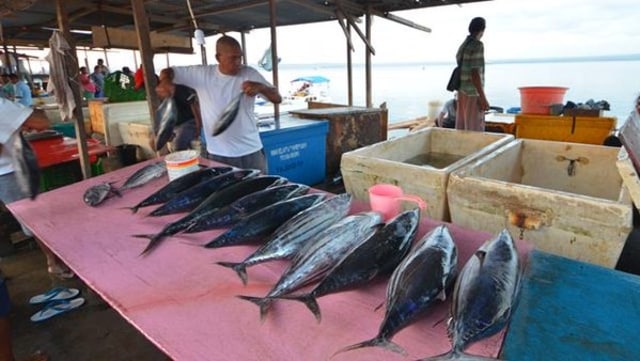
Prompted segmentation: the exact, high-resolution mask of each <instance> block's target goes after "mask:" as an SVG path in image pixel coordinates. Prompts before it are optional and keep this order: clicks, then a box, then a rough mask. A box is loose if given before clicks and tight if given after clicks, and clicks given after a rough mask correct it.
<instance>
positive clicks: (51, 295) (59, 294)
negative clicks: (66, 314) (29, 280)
mask: <svg viewBox="0 0 640 361" xmlns="http://www.w3.org/2000/svg"><path fill="white" fill-rule="evenodd" d="M79 293H80V291H79V290H78V289H77V288H66V287H56V288H53V289H51V290H49V291H47V292H46V293H41V294H39V295H35V296H33V297H31V299H29V303H30V304H32V305H37V304H39V303H45V302H50V301H57V300H68V299H70V298H74V297H76V296H77V295H78V294H79Z"/></svg>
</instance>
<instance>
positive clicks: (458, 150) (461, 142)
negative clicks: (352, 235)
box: [340, 127, 514, 221]
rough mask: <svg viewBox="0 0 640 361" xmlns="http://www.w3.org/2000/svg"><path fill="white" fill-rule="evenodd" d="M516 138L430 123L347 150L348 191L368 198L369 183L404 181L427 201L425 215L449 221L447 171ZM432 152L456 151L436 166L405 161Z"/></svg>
mask: <svg viewBox="0 0 640 361" xmlns="http://www.w3.org/2000/svg"><path fill="white" fill-rule="evenodd" d="M513 139H514V138H513V135H510V134H501V133H486V132H471V131H457V130H453V129H445V128H433V127H432V128H426V129H423V130H421V131H418V132H415V133H411V134H408V135H406V136H403V137H400V138H395V139H391V140H387V141H384V142H380V143H376V144H373V145H370V146H367V147H363V148H359V149H356V150H354V151H351V152H348V153H344V154H343V155H342V160H341V164H340V170H341V173H342V178H343V180H344V185H345V189H346V191H347V192H348V193H350V194H351V195H352V196H353V197H354V198H355V199H358V200H362V201H366V202H368V201H369V194H368V191H367V190H368V188H369V187H371V186H372V185H374V184H378V183H391V184H395V185H398V186H400V187H401V188H402V189H403V190H404V193H406V194H414V195H418V196H420V197H421V198H422V199H423V200H425V201H426V202H427V212H426V214H425V213H423V216H425V215H426V216H428V217H430V218H433V219H437V220H444V221H447V220H449V211H448V207H447V199H446V186H447V181H448V176H449V173H451V172H452V171H454V170H456V169H458V168H460V167H462V166H463V165H465V164H467V163H468V162H470V161H472V160H474V159H476V158H478V157H480V156H482V155H484V154H486V153H489V152H493V151H495V150H496V149H498V148H499V147H500V146H502V145H504V144H507V143H509V142H511V141H513ZM429 154H438V155H449V156H452V157H451V159H450V160H451V161H452V163H448V164H447V163H443V164H442V166H441V167H438V168H437V167H435V166H431V165H418V164H413V163H407V161H408V160H410V159H412V158H415V157H416V156H421V155H429ZM406 203H407V204H409V203H408V202H406Z"/></svg>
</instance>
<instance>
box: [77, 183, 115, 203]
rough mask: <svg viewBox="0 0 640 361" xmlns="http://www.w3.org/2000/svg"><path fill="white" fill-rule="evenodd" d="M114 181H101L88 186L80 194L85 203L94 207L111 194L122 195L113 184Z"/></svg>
mask: <svg viewBox="0 0 640 361" xmlns="http://www.w3.org/2000/svg"><path fill="white" fill-rule="evenodd" d="M113 183H114V182H103V183H99V184H96V185H93V186H91V187H89V188H88V189H87V190H86V191H85V192H84V194H83V195H82V200H83V201H84V203H85V204H87V205H89V206H92V207H96V206H98V205H100V204H101V203H102V202H104V201H105V200H106V199H108V198H110V197H111V196H113V195H117V196H118V197H121V196H122V195H121V194H120V192H119V191H118V189H117V188H115V187H114V186H113Z"/></svg>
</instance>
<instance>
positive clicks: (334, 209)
mask: <svg viewBox="0 0 640 361" xmlns="http://www.w3.org/2000/svg"><path fill="white" fill-rule="evenodd" d="M350 207H351V195H349V193H342V194H340V195H337V196H335V197H331V198H329V199H327V200H325V201H323V202H321V203H319V204H316V205H315V206H313V207H310V208H307V209H305V210H304V211H302V212H300V213H298V214H296V215H295V216H293V217H292V218H291V219H290V220H288V221H287V222H285V223H284V224H283V225H282V226H280V227H278V229H276V230H275V231H274V232H273V234H272V235H271V237H270V239H269V240H267V242H266V243H265V244H264V245H262V246H261V247H260V248H258V250H256V251H255V252H253V253H252V254H251V255H249V256H248V257H247V258H245V259H244V261H242V262H240V263H232V262H218V264H219V265H221V266H224V267H229V268H231V269H233V270H234V271H236V273H238V276H239V277H240V279H241V280H242V283H244V284H245V285H246V284H247V267H249V266H253V265H256V264H259V263H263V262H268V261H273V260H277V259H291V258H293V256H295V254H296V253H298V251H299V250H300V249H301V248H303V247H304V245H305V244H306V242H307V241H308V240H310V239H313V237H314V236H315V235H317V234H318V233H320V232H322V231H323V230H325V229H327V228H329V227H330V226H331V225H332V224H334V223H336V222H337V221H339V220H340V219H342V218H344V217H345V216H346V215H347V213H349V209H350Z"/></svg>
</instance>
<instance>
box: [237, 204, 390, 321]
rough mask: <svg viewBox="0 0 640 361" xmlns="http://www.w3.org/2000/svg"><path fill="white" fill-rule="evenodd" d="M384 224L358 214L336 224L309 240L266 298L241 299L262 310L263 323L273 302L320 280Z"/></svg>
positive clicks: (375, 216) (373, 214) (379, 219)
mask: <svg viewBox="0 0 640 361" xmlns="http://www.w3.org/2000/svg"><path fill="white" fill-rule="evenodd" d="M381 225H382V217H381V216H380V214H379V213H377V212H363V213H357V214H354V215H351V216H348V217H345V218H343V219H342V220H341V221H339V222H337V223H334V224H333V225H332V226H331V227H329V228H327V229H326V230H324V231H323V232H321V233H320V234H318V235H316V236H315V237H314V238H313V239H312V240H310V241H309V243H308V244H307V246H306V247H305V248H303V249H302V250H300V253H298V254H297V255H296V257H295V258H294V259H293V261H292V262H291V265H290V266H289V268H287V270H286V271H285V272H284V273H283V274H282V276H281V277H280V280H278V282H277V283H276V285H275V286H273V288H272V289H271V291H269V293H268V294H267V295H266V296H265V297H250V296H238V297H239V298H241V299H244V300H247V301H251V302H253V303H255V304H256V305H258V306H259V307H260V319H261V320H264V319H265V317H266V315H267V312H268V311H269V308H270V306H271V303H272V302H273V301H274V300H275V299H276V298H278V297H281V296H283V295H286V294H289V293H291V292H293V291H295V290H297V289H298V288H300V287H302V286H304V285H307V284H309V283H311V282H313V281H316V280H318V279H319V278H321V277H322V276H324V275H325V274H326V273H327V272H328V271H329V270H331V269H332V268H333V267H334V266H335V265H336V264H338V262H339V261H340V260H341V259H342V258H343V257H344V255H345V254H347V253H349V252H350V251H351V250H352V249H354V248H355V247H356V246H358V245H359V244H360V243H362V242H363V241H364V240H366V239H367V238H369V237H371V235H373V234H374V233H375V232H376V230H377V229H378V228H380V226H381Z"/></svg>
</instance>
